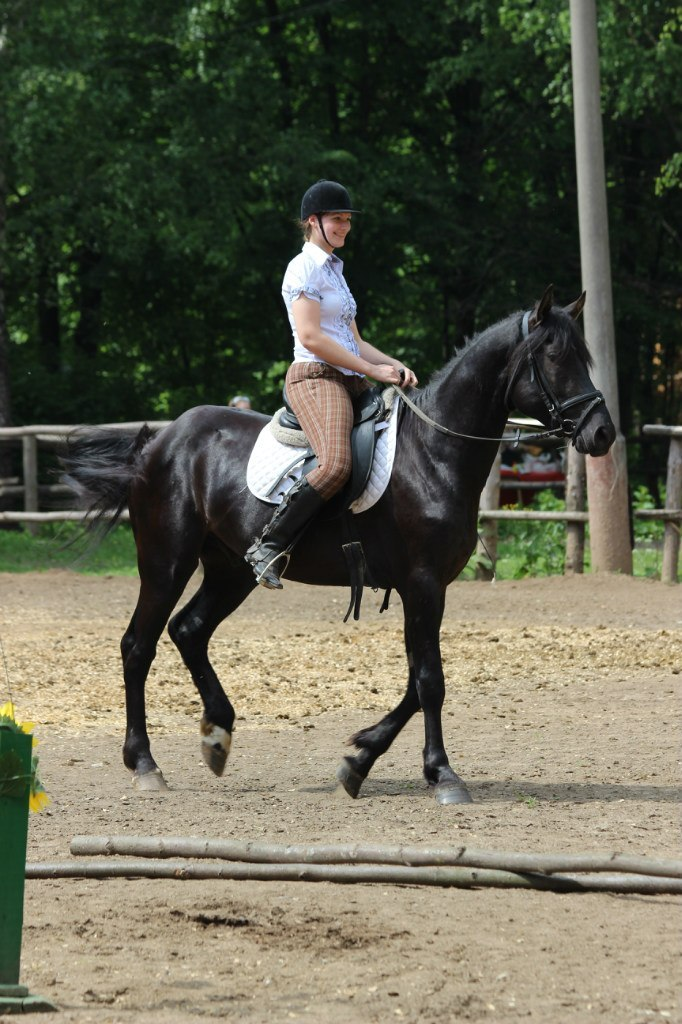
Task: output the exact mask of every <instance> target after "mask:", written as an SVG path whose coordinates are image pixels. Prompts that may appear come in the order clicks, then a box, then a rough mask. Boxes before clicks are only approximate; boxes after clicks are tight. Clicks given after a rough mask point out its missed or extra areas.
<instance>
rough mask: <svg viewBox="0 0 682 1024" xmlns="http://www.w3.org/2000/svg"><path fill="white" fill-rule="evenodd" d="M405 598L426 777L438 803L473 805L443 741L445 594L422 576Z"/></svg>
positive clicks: (406, 622)
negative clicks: (442, 637)
mask: <svg viewBox="0 0 682 1024" xmlns="http://www.w3.org/2000/svg"><path fill="white" fill-rule="evenodd" d="M401 596H402V597H403V607H404V611H405V625H406V629H407V634H408V636H409V640H410V649H411V651H412V655H413V659H414V672H415V684H416V688H417V695H418V697H419V703H420V705H421V708H422V711H423V713H424V733H425V744H424V777H425V779H426V781H427V782H428V784H429V785H430V786H432V787H433V789H434V792H435V796H436V800H437V801H438V803H439V804H465V803H471V796H470V794H469V791H468V789H467V787H466V785H465V784H464V782H463V781H462V779H460V777H459V775H457V774H456V773H455V772H454V771H453V769H452V768H451V767H450V762H449V761H448V755H447V754H446V752H445V744H444V742H443V725H442V720H441V713H442V709H443V701H444V699H445V677H444V675H443V662H442V659H441V653H440V639H439V632H440V624H441V621H442V618H443V610H444V607H445V594H444V592H443V591H441V590H440V589H439V587H438V585H437V584H436V583H435V582H429V581H428V580H425V579H424V578H423V577H422V578H421V579H420V580H419V581H418V582H415V583H414V585H413V586H411V587H410V588H408V589H407V591H406V592H405V594H404V595H401Z"/></svg>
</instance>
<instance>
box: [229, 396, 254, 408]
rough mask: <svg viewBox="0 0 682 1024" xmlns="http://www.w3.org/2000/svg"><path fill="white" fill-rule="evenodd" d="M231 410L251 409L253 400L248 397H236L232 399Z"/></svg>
mask: <svg viewBox="0 0 682 1024" xmlns="http://www.w3.org/2000/svg"><path fill="white" fill-rule="evenodd" d="M230 408H231V409H250V408H251V399H250V398H249V396H248V395H235V396H234V398H231V399H230Z"/></svg>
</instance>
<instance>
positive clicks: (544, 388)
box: [504, 310, 604, 444]
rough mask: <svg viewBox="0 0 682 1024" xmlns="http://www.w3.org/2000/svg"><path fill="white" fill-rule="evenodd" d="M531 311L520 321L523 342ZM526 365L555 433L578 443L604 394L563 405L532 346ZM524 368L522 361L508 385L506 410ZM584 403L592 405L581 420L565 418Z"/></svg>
mask: <svg viewBox="0 0 682 1024" xmlns="http://www.w3.org/2000/svg"><path fill="white" fill-rule="evenodd" d="M530 316H531V313H530V310H529V311H528V312H526V313H524V314H523V319H522V321H521V340H522V341H527V339H528V338H529V337H530V328H529V321H530ZM526 364H527V366H528V370H529V372H530V382H531V384H536V385H537V388H538V391H539V392H540V397H541V398H542V401H543V402H544V403H545V406H546V408H547V411H548V413H549V415H550V418H551V420H552V427H553V430H552V433H553V434H557V435H563V436H564V437H570V438H571V440H572V441H573V443H574V444H575V439H576V437H577V435H578V433H579V431H580V430H581V429H582V427H583V424H584V423H585V420H586V419H587V417H588V416H589V415H590V413H591V412H592V410H593V409H595V408H596V407H597V406H598V405H600V404H601V403H602V402H603V401H604V396H603V395H602V393H601V391H597V389H596V388H593V390H592V391H585V392H583V394H582V395H575V396H574V397H573V398H567V399H566V401H565V402H560V401H559V399H558V398H557V396H556V395H555V394H554V391H553V390H552V386H551V384H550V383H549V381H548V380H547V378H546V377H545V375H544V373H543V372H542V369H541V368H540V365H539V364H538V361H537V359H536V358H535V352H534V351H533V349H532V348H531V346H530V345H527V346H526ZM522 367H523V363H522V362H521V361H520V362H519V364H518V366H517V367H516V370H515V371H514V373H513V374H512V376H511V378H510V380H509V384H508V385H507V391H506V393H505V396H504V400H505V404H506V406H507V409H510V408H511V406H510V404H509V398H510V395H511V391H512V388H513V387H514V385H515V384H516V382H517V380H518V377H519V373H520V371H521V369H522ZM581 402H589V405H588V406H586V408H585V409H583V411H582V412H581V414H580V416H579V418H578V420H577V421H576V420H572V419H567V418H564V413H565V412H566V410H567V409H571V408H572V407H573V406H574V405H580V404H581Z"/></svg>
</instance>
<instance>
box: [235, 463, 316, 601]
mask: <svg viewBox="0 0 682 1024" xmlns="http://www.w3.org/2000/svg"><path fill="white" fill-rule="evenodd" d="M322 505H324V498H321V497H320V495H319V494H318V493H317V491H316V490H315V489H314V488H313V487H311V486H310V484H309V483H308V481H307V480H306V478H305V477H301V479H300V480H299V481H298V482H297V483H295V484H294V486H293V487H292V488H291V490H290V491H289V493H288V494H287V495H286V496H285V498H284V501H283V502H282V504H281V505H278V506H277V509H276V510H275V514H274V515H273V517H272V519H271V520H270V522H269V523H268V525H267V526H266V527H265V529H264V530H263V533H262V536H261V537H260V540H257V541H255V542H254V543H253V544H252V545H251V547H250V548H249V549H248V551H247V552H246V554H245V555H244V557H245V559H246V561H247V562H248V563H249V565H250V566H251V567H252V569H253V571H254V573H255V574H256V579H257V580H258V582H259V583H260V585H261V586H262V587H268V588H269V589H270V590H281V589H282V584H281V583H280V581H279V578H280V576H281V575H282V573H283V572H284V570H285V569H286V567H287V564H288V562H289V552H290V551H291V549H292V548H293V546H294V544H295V543H296V541H297V540H298V538H299V535H300V534H301V533H302V532H303V530H304V529H305V527H306V526H307V525H308V523H309V522H310V520H311V519H312V518H313V516H314V515H315V514H316V513H317V512H318V511H319V510H320V508H321V507H322Z"/></svg>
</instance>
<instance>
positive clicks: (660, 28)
mask: <svg viewBox="0 0 682 1024" xmlns="http://www.w3.org/2000/svg"><path fill="white" fill-rule="evenodd" d="M635 6H637V5H635ZM599 10H600V42H601V47H602V58H603V60H602V75H603V92H604V116H605V135H606V158H607V172H608V179H609V202H610V216H611V232H612V237H611V242H612V252H613V260H614V288H615V305H616V315H617V321H618V322H617V330H616V334H617V344H618V358H619V364H620V367H619V368H620V376H621V391H622V410H623V418H624V426H625V428H626V430H632V429H633V428H634V427H636V426H637V425H638V424H639V423H640V422H644V421H647V420H652V419H654V418H660V419H662V420H663V421H667V422H670V421H671V419H672V416H673V414H674V408H675V401H676V400H677V401H679V388H680V383H679V373H680V367H679V364H677V365H676V364H675V362H674V358H675V356H674V352H675V347H676V346H677V350H678V351H679V347H680V346H679V341H680V322H679V321H680V317H679V309H680V303H681V302H682V297H681V293H680V265H681V263H682V258H681V251H680V250H681V245H680V242H681V239H680V234H679V232H680V227H679V221H676V217H675V214H676V213H677V212H679V200H680V188H679V185H680V181H679V179H680V174H679V166H680V165H679V153H680V151H681V150H682V144H681V143H680V139H679V134H676V133H679V123H680V121H679V99H678V96H679V70H680V38H679V27H680V8H679V5H678V4H675V3H671V2H667V3H665V2H655V0H654V2H648V3H647V4H644V5H638V6H637V10H635V9H634V8H633V7H632V5H629V4H625V3H621V2H619V0H603V2H600V4H599ZM0 19H1V21H0V25H1V29H0V30H1V32H2V35H1V49H0V71H1V74H0V99H1V104H2V106H1V111H2V119H3V128H4V130H3V131H2V142H1V143H0V145H1V146H2V150H1V153H0V159H1V160H2V168H3V169H4V181H5V186H4V187H5V196H4V205H5V207H6V238H5V253H4V268H3V269H4V272H5V298H6V305H7V336H8V338H9V346H8V347H9V358H10V366H11V374H12V397H13V405H14V418H15V421H17V422H38V421H48V420H51V421H59V422H64V421H67V422H77V421H91V422H92V421H102V420H108V419H115V418H141V417H166V416H174V415H177V414H178V413H179V412H181V411H182V410H183V409H184V408H187V407H188V406H190V405H194V404H198V403H201V402H216V403H224V402H225V401H226V400H227V399H228V398H229V396H230V394H232V393H234V392H236V391H246V392H249V393H251V394H252V395H253V396H254V397H255V399H256V404H257V405H259V406H260V407H261V408H266V409H267V408H274V407H275V405H276V404H277V391H278V389H279V387H280V385H281V380H282V377H283V373H284V369H285V367H286V365H287V362H288V359H289V355H290V348H291V344H290V339H289V335H288V329H287V325H286V320H285V316H284V310H283V305H282V301H281V297H280V283H281V277H282V273H283V270H284V267H285V265H286V262H287V261H288V259H290V258H291V256H292V255H293V254H294V252H295V251H296V249H297V248H298V245H299V238H298V235H297V231H296V227H295V217H296V213H297V209H298V203H299V201H300V196H301V194H302V192H303V191H304V189H305V188H306V187H307V185H308V184H310V183H311V182H312V181H314V180H315V179H316V178H318V177H322V176H325V177H334V178H338V179H339V180H341V181H343V182H344V183H346V184H347V185H348V186H349V187H350V189H351V192H352V194H353V196H354V198H355V199H356V201H357V202H358V203H359V204H360V206H361V207H362V209H363V210H364V211H365V212H364V214H363V216H362V217H360V216H358V217H356V218H355V221H354V227H353V235H352V237H351V240H350V241H349V243H348V248H347V251H346V252H345V253H344V256H345V257H346V259H347V272H348V278H349V281H350V283H351V286H352V288H353V291H354V292H355V294H356V296H357V298H358V301H359V305H360V317H359V320H360V325H361V329H362V330H363V333H365V335H366V336H367V337H368V338H369V339H371V340H373V341H375V342H376V343H377V344H379V345H380V346H381V347H383V348H386V349H387V350H389V351H392V352H395V353H396V354H402V355H404V357H405V358H406V359H409V360H411V361H412V363H413V364H414V365H415V366H416V368H417V369H418V372H419V373H420V376H421V377H422V378H424V377H425V376H426V375H427V373H428V372H429V371H430V370H432V369H434V368H435V367H437V366H438V365H440V364H441V363H442V362H443V360H444V359H445V358H447V356H449V354H450V353H451V351H452V349H453V346H455V345H457V344H461V342H462V340H463V339H464V337H465V336H467V335H470V334H471V333H472V332H473V331H474V330H477V329H480V328H482V327H484V326H486V325H487V324H488V323H490V322H492V321H493V320H494V319H495V318H496V317H498V316H501V315H503V314H505V313H507V312H509V311H511V310H512V309H515V308H522V307H524V306H526V305H528V304H529V303H530V302H531V301H532V300H534V299H535V298H536V297H537V296H538V295H539V294H540V293H541V291H542V290H543V288H544V286H545V285H546V284H547V283H548V281H549V280H552V281H554V283H555V285H556V288H557V292H558V295H559V297H560V299H563V300H565V301H569V300H571V299H573V298H575V296H576V295H577V294H578V293H579V291H580V288H581V280H580V265H579V245H578V237H577V205H576V185H575V159H574V150H573V121H572V110H571V105H572V101H571V80H570V23H569V16H568V5H567V4H566V6H565V8H561V9H560V10H559V12H558V13H557V5H556V3H554V2H553V0H533V2H530V0H504V2H499V0H498V2H492V0H422V2H420V3H419V4H415V3H413V2H412V0H392V2H391V3H390V4H388V3H386V2H383V0H382V2H378V3H373V4H368V3H363V2H361V0H311V2H304V0H196V2H194V3H193V4H191V5H190V4H187V3H186V2H184V0H155V2H154V3H153V4H149V3H148V2H146V0H119V2H114V0H59V2H57V0H46V2H45V3H34V2H32V0H6V3H5V5H4V7H2V14H0ZM2 180H3V178H2V175H1V174H0V181H2ZM678 358H679V357H678ZM675 373H677V374H678V382H677V388H678V391H677V395H676V394H675V391H674V379H675Z"/></svg>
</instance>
